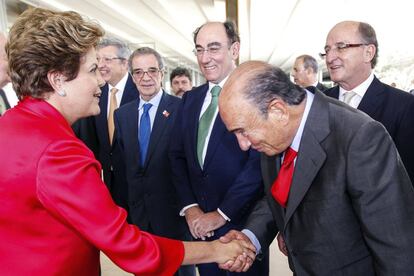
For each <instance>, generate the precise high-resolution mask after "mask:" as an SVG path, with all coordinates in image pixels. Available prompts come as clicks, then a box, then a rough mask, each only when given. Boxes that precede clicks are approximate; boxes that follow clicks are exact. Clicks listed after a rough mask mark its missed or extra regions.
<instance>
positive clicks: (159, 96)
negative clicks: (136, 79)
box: [138, 88, 162, 109]
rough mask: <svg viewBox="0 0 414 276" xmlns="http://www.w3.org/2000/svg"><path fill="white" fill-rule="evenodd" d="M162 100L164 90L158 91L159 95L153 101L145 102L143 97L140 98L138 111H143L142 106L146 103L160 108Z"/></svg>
mask: <svg viewBox="0 0 414 276" xmlns="http://www.w3.org/2000/svg"><path fill="white" fill-rule="evenodd" d="M161 98H162V88H160V90H159V91H158V93H157V94H156V95H155V96H154V97H152V99H151V100H149V101H148V102H147V101H145V100H144V99H142V98H141V96H139V106H138V109H141V108H142V106H143V105H144V104H146V103H150V104H152V106H153V107H156V108H158V106H159V105H160V101H161Z"/></svg>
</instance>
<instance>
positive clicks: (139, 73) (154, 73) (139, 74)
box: [132, 67, 161, 80]
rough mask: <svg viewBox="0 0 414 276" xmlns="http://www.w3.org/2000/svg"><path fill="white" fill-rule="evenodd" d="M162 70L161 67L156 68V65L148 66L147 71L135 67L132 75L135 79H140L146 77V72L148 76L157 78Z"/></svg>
mask: <svg viewBox="0 0 414 276" xmlns="http://www.w3.org/2000/svg"><path fill="white" fill-rule="evenodd" d="M160 71H161V69H158V68H154V67H150V68H148V70H147V71H144V70H142V69H134V70H132V76H133V77H134V78H135V79H138V80H140V79H142V78H143V77H144V75H145V73H147V74H148V76H150V77H151V78H156V77H158V72H160Z"/></svg>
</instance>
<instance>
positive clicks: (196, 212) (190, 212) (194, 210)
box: [185, 206, 213, 240]
mask: <svg viewBox="0 0 414 276" xmlns="http://www.w3.org/2000/svg"><path fill="white" fill-rule="evenodd" d="M202 215H204V212H203V210H201V209H200V207H198V206H193V207H191V208H188V209H187V210H185V219H186V221H187V225H188V228H189V229H190V232H191V235H192V236H193V237H194V238H195V239H202V240H204V239H205V237H206V236H207V237H210V236H212V235H213V233H212V232H208V233H207V234H206V235H203V236H200V235H198V234H197V233H196V232H195V230H194V221H195V220H196V219H198V218H199V217H201V216H202Z"/></svg>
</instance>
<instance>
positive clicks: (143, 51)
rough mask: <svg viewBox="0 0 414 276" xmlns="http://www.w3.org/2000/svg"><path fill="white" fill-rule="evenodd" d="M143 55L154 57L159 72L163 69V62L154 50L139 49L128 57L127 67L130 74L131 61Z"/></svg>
mask: <svg viewBox="0 0 414 276" xmlns="http://www.w3.org/2000/svg"><path fill="white" fill-rule="evenodd" d="M144 55H154V56H155V58H156V59H157V61H158V66H159V69H160V70H162V69H164V60H163V58H162V57H161V55H160V54H159V53H158V52H157V51H156V50H154V49H152V48H150V47H141V48H138V49H136V50H135V51H134V52H132V54H131V56H130V57H129V60H128V67H129V71H130V72H132V60H133V59H134V57H137V56H144Z"/></svg>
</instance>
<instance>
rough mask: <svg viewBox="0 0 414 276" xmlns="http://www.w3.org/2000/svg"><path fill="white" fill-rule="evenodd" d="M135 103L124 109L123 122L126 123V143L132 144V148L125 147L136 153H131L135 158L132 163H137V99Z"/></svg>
mask: <svg viewBox="0 0 414 276" xmlns="http://www.w3.org/2000/svg"><path fill="white" fill-rule="evenodd" d="M135 103H136V104H134V105H129V106H128V110H126V112H125V113H126V114H127V116H126V117H125V124H126V125H127V128H125V129H126V130H127V134H126V135H127V136H128V139H129V142H128V145H132V148H130V149H127V150H131V151H133V152H136V153H137V154H133V156H134V158H135V160H134V164H139V156H140V154H139V151H140V149H139V142H138V117H139V114H138V107H139V99H138V100H137V101H135Z"/></svg>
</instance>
